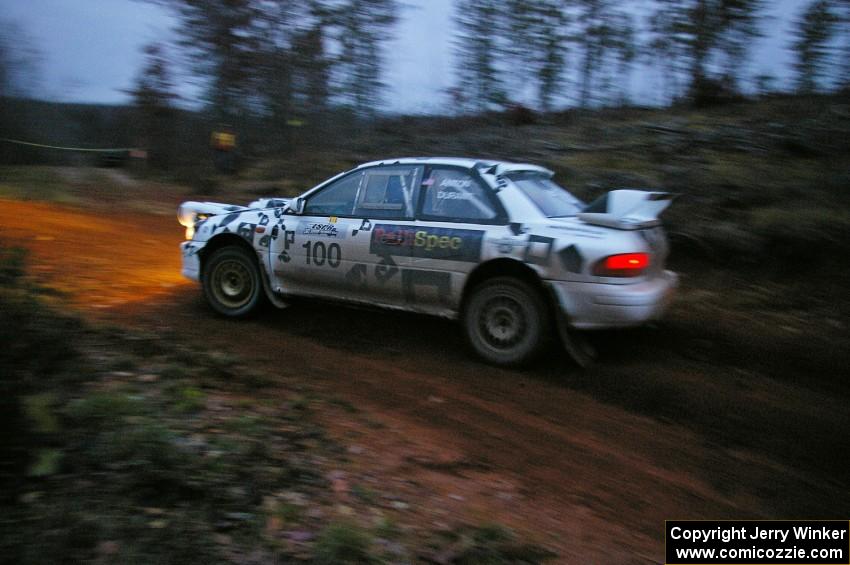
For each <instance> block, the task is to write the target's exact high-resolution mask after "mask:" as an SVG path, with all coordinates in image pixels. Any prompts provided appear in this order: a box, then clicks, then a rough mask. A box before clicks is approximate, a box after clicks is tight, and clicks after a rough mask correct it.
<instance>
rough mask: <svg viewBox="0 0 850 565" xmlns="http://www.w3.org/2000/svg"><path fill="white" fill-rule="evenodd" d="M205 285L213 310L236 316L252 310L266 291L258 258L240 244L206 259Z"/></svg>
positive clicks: (208, 300) (206, 294)
mask: <svg viewBox="0 0 850 565" xmlns="http://www.w3.org/2000/svg"><path fill="white" fill-rule="evenodd" d="M203 286H204V296H205V297H206V299H207V302H208V303H209V305H210V306H211V307H212V308H213V310H215V311H216V312H218V313H219V314H223V315H225V316H230V317H234V318H239V317H243V316H247V315H248V314H250V313H251V312H252V311H253V310H254V309H255V308H256V307H257V305H258V304H259V303H260V299H261V298H262V294H263V284H262V281H261V280H260V270H259V269H258V268H257V262H256V260H255V259H254V257H252V256H251V255H250V254H249V253H248V252H247V251H246V250H244V249H241V248H239V247H236V246H229V247H223V248H221V249H219V250H217V251H215V252H214V253H213V254H212V255H211V256H210V257H209V259H208V260H207V261H205V263H204V275H203Z"/></svg>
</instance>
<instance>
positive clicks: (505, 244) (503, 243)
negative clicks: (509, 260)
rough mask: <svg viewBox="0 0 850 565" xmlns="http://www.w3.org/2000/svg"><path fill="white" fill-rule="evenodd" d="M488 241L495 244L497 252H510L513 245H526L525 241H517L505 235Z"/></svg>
mask: <svg viewBox="0 0 850 565" xmlns="http://www.w3.org/2000/svg"><path fill="white" fill-rule="evenodd" d="M490 243H491V244H493V245H495V246H496V249H498V251H499V253H512V252H513V250H514V247H525V246H526V245H527V242H525V241H517V240H514V239H510V238H507V237H505V238H502V239H493V240H490Z"/></svg>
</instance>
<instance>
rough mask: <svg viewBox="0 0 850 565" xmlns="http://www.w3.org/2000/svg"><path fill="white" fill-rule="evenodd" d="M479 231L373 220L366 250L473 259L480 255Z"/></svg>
mask: <svg viewBox="0 0 850 565" xmlns="http://www.w3.org/2000/svg"><path fill="white" fill-rule="evenodd" d="M483 234H484V232H482V231H478V230H456V229H452V228H432V227H416V226H398V225H393V224H376V225H375V227H374V228H373V229H372V240H371V244H370V246H369V251H370V253H373V254H375V255H397V256H403V255H412V256H413V257H422V258H427V259H443V260H446V261H469V262H475V261H478V260H479V258H480V257H481V240H482V236H483Z"/></svg>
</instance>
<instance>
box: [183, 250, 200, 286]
mask: <svg viewBox="0 0 850 565" xmlns="http://www.w3.org/2000/svg"><path fill="white" fill-rule="evenodd" d="M202 246H203V243H201V244H198V243H196V242H194V241H184V242H183V243H181V244H180V254H181V256H182V257H183V267H182V269H181V270H180V274H181V275H183V276H184V277H186V278H187V279H191V280H193V281H200V280H201V257H200V255H198V251H200V249H201V247H202Z"/></svg>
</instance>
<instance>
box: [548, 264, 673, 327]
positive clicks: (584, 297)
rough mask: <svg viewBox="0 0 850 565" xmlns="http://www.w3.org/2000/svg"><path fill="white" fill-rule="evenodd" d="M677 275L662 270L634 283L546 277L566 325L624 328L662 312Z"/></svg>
mask: <svg viewBox="0 0 850 565" xmlns="http://www.w3.org/2000/svg"><path fill="white" fill-rule="evenodd" d="M678 279H679V277H678V276H677V275H676V273H673V272H672V271H664V272H663V273H662V274H661V275H659V276H657V277H655V278H654V279H652V280H649V281H644V282H640V283H635V284H602V283H577V282H565V281H549V284H550V285H551V287H552V290H553V291H554V293H555V296H556V297H557V299H558V302H560V305H561V309H562V310H563V311H564V313H565V314H566V315H567V318H568V319H569V322H570V325H571V326H573V327H574V328H577V329H603V328H627V327H632V326H639V325H642V324H645V323H647V322H651V321H653V320H658V319H659V318H661V316H663V315H664V312H665V311H666V309H667V306H668V305H669V304H670V302H671V300H672V299H673V295H674V294H675V291H676V287H677V286H678Z"/></svg>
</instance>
